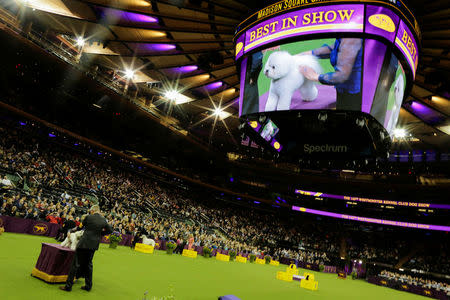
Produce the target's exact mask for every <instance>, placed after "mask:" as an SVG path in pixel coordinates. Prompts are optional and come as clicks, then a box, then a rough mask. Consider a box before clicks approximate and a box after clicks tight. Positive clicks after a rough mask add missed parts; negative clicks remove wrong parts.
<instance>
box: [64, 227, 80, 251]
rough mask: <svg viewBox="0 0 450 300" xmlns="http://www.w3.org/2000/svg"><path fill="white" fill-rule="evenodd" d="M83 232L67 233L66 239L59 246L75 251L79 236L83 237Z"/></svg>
mask: <svg viewBox="0 0 450 300" xmlns="http://www.w3.org/2000/svg"><path fill="white" fill-rule="evenodd" d="M83 233H84V231H83V230H80V231H75V232H70V231H69V232H67V237H66V239H65V240H64V241H63V242H62V243H61V246H63V247H67V248H70V249H72V250H75V249H76V248H77V245H78V242H79V241H80V238H81V236H82V235H83Z"/></svg>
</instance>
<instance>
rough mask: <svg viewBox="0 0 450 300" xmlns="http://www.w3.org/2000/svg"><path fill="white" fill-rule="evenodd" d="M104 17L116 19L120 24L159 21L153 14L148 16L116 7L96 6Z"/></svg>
mask: <svg viewBox="0 0 450 300" xmlns="http://www.w3.org/2000/svg"><path fill="white" fill-rule="evenodd" d="M95 10H96V11H98V12H99V13H100V14H101V15H102V18H103V19H110V20H115V21H116V22H117V23H118V24H120V23H157V22H158V19H157V18H155V17H153V16H148V15H144V14H139V13H134V12H128V11H123V10H119V9H114V8H103V7H96V8H95Z"/></svg>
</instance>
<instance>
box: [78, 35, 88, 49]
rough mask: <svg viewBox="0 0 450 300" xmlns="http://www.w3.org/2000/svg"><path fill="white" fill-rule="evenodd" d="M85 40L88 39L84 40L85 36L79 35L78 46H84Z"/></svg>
mask: <svg viewBox="0 0 450 300" xmlns="http://www.w3.org/2000/svg"><path fill="white" fill-rule="evenodd" d="M85 42H86V41H85V40H84V38H83V37H81V36H79V37H77V40H76V44H77V46H78V47H83V46H84V43H85Z"/></svg>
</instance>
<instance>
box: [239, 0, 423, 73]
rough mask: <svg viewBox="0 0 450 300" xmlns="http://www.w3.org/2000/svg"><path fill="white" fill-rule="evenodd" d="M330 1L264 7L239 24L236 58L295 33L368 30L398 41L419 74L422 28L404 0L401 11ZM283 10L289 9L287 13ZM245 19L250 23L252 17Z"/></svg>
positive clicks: (396, 42) (287, 2)
mask: <svg viewBox="0 0 450 300" xmlns="http://www.w3.org/2000/svg"><path fill="white" fill-rule="evenodd" d="M367 2H368V3H370V2H371V1H367ZM396 2H397V1H396ZM328 3H329V1H317V0H316V1H301V0H296V1H281V2H278V3H275V4H272V5H271V6H268V7H266V8H264V9H262V10H260V11H259V12H258V13H257V14H255V15H257V19H256V20H255V21H254V22H253V23H251V24H255V23H257V24H256V25H253V26H252V27H250V26H246V27H244V26H243V25H242V24H241V26H239V27H238V29H240V28H243V29H241V30H240V31H239V32H238V34H237V35H236V37H235V43H236V48H235V50H236V53H235V55H236V60H238V59H240V58H241V57H242V56H243V55H245V54H246V53H248V52H250V51H252V50H255V49H258V48H259V47H262V46H264V45H266V44H269V43H273V42H276V41H281V40H284V39H288V38H292V37H295V36H302V35H312V34H327V33H349V32H351V33H364V32H365V33H368V34H372V35H377V36H379V37H382V38H384V39H386V40H387V41H389V42H390V43H395V45H396V47H397V48H398V49H399V50H400V52H401V53H402V54H403V55H404V56H405V59H406V61H407V62H408V64H409V66H410V68H411V71H412V74H413V78H414V77H415V73H416V70H417V64H418V44H417V36H420V31H419V30H418V27H417V26H416V25H417V24H416V23H417V22H416V21H415V19H414V17H413V16H412V14H411V12H410V11H409V10H408V9H407V8H406V6H405V5H404V4H403V3H402V2H400V1H399V2H398V5H397V6H396V8H397V9H398V8H403V10H402V11H398V12H395V11H396V9H393V8H392V7H386V6H381V5H378V6H376V5H368V4H367V5H365V4H336V5H328ZM359 3H361V2H359ZM400 4H401V6H399V5H400ZM294 9H296V10H294ZM283 11H286V13H284V14H283V13H282V12H283ZM272 15H273V16H272ZM269 16H272V17H270V18H269ZM402 17H403V20H402ZM405 20H407V22H405ZM244 23H248V20H247V21H246V22H244ZM408 24H411V25H408Z"/></svg>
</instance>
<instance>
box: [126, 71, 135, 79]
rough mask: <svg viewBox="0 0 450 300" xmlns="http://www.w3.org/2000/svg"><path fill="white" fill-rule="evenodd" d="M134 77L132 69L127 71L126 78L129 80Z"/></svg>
mask: <svg viewBox="0 0 450 300" xmlns="http://www.w3.org/2000/svg"><path fill="white" fill-rule="evenodd" d="M133 77H134V71H133V70H130V69H126V70H125V78H127V79H133Z"/></svg>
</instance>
